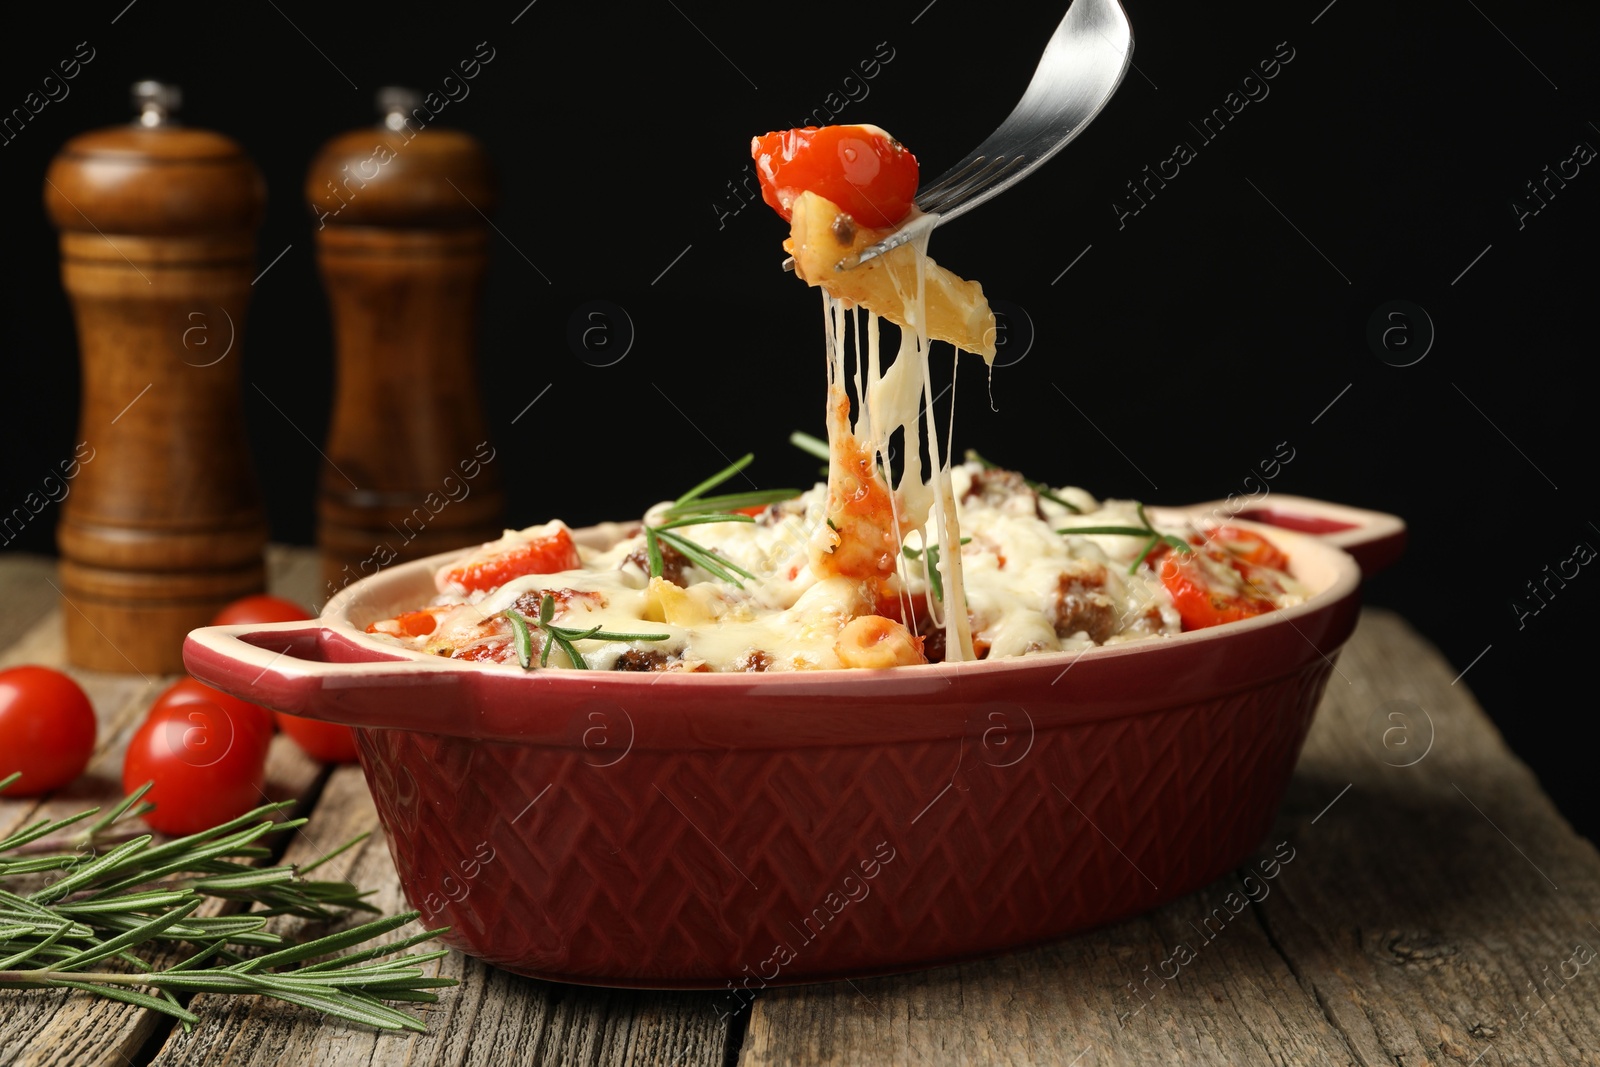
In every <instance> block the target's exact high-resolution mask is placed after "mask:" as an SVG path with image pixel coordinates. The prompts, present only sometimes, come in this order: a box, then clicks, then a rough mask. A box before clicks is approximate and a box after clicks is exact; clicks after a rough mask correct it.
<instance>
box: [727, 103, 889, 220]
mask: <svg viewBox="0 0 1600 1067" xmlns="http://www.w3.org/2000/svg"><path fill="white" fill-rule="evenodd" d="M750 155H751V156H752V157H754V158H755V161H756V173H757V175H759V176H760V179H761V198H762V199H763V200H765V201H766V202H767V203H768V204H770V205H771V206H772V209H773V210H774V211H776V212H777V213H778V214H780V215H782V216H783V218H784V221H786V222H787V221H789V210H790V207H791V206H792V205H793V204H794V201H795V199H796V198H797V197H798V196H799V195H800V194H801V193H804V192H812V193H816V194H817V195H818V196H821V197H824V198H826V199H828V200H831V201H833V202H834V203H835V204H838V205H839V206H840V207H841V208H843V209H844V210H845V211H847V212H849V213H850V215H851V217H853V218H854V219H855V220H856V221H857V222H859V223H861V225H863V226H866V227H868V228H869V229H879V228H882V227H885V226H893V225H895V224H896V223H898V222H899V221H900V220H901V219H903V218H905V217H906V214H907V213H908V212H909V211H910V210H911V206H912V202H913V200H914V198H915V197H916V195H917V157H916V156H914V155H912V154H911V153H910V152H908V151H906V148H905V146H904V145H902V144H901V143H900V142H899V141H896V140H895V139H894V138H893V137H890V136H889V135H888V134H887V133H884V132H883V131H882V130H880V129H879V128H878V127H876V126H805V127H802V128H801V129H798V130H779V131H777V132H774V133H769V134H767V135H766V136H765V137H752V138H751V139H750Z"/></svg>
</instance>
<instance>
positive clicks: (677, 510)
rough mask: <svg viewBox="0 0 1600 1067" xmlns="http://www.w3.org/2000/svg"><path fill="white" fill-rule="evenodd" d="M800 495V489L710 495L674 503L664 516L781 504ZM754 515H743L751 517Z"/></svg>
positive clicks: (757, 490)
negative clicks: (682, 502)
mask: <svg viewBox="0 0 1600 1067" xmlns="http://www.w3.org/2000/svg"><path fill="white" fill-rule="evenodd" d="M799 495H800V490H798V489H752V490H750V491H749V492H747V493H727V494H725V495H723V496H708V497H701V498H697V499H695V500H691V501H689V502H687V503H684V504H673V505H672V506H671V507H669V508H668V509H667V510H666V511H665V512H663V517H664V518H668V519H675V518H678V517H679V516H682V515H693V514H697V513H700V512H705V511H737V510H739V509H740V508H750V507H755V506H756V505H758V504H763V505H764V504H781V503H782V502H783V501H785V500H793V499H794V498H795V497H797V496H799ZM751 517H752V516H748V515H745V516H741V518H751Z"/></svg>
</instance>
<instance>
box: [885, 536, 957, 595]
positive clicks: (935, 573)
mask: <svg viewBox="0 0 1600 1067" xmlns="http://www.w3.org/2000/svg"><path fill="white" fill-rule="evenodd" d="M971 541H972V538H970V537H963V538H962V539H961V543H962V544H964V545H965V544H970V543H971ZM900 552H901V554H902V555H904V556H905V557H906V559H921V558H922V549H920V548H912V547H911V546H910V545H901V546H900ZM928 588H929V589H932V590H933V597H934V599H935V600H937V601H938V602H939V603H941V604H943V603H944V577H943V575H941V574H940V573H939V546H938V545H929V546H928Z"/></svg>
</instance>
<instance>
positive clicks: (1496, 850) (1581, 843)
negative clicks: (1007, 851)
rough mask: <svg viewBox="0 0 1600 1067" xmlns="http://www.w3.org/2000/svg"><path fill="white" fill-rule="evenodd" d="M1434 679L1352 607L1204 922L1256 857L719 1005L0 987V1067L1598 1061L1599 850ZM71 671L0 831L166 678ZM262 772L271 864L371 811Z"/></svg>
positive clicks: (23, 635) (312, 771)
mask: <svg viewBox="0 0 1600 1067" xmlns="http://www.w3.org/2000/svg"><path fill="white" fill-rule="evenodd" d="M272 574H273V585H274V587H275V589H276V590H277V591H279V592H281V593H284V594H285V595H288V596H292V597H293V596H298V597H300V598H303V599H305V600H307V601H310V600H311V599H312V595H313V590H314V588H315V585H316V582H317V564H316V560H315V557H314V556H313V555H312V554H311V553H310V552H308V551H305V550H288V549H284V550H277V551H275V552H274V553H273V558H272ZM53 580H54V566H53V564H52V562H51V561H49V560H44V559H39V558H30V557H26V556H19V555H15V554H13V555H7V556H4V557H0V602H3V603H4V604H5V607H6V610H5V612H4V614H3V615H0V648H3V649H4V652H3V653H0V666H10V665H13V664H17V663H44V664H60V663H61V661H62V648H61V634H62V612H63V610H65V611H71V610H73V609H72V608H71V607H70V606H68V607H65V608H63V607H61V606H60V605H59V597H58V595H57V593H56V591H55V590H54V589H53V588H52V586H51V584H50V583H51V582H52V581H53ZM1455 675H1456V671H1455V670H1454V669H1453V668H1451V666H1450V665H1449V664H1447V663H1446V662H1445V661H1444V660H1443V659H1442V658H1441V657H1440V655H1439V654H1438V652H1437V651H1435V650H1434V649H1433V648H1432V647H1430V646H1429V645H1428V644H1427V643H1426V642H1424V641H1423V640H1422V639H1421V638H1419V637H1418V636H1417V634H1416V633H1414V632H1413V631H1412V630H1411V629H1410V628H1409V627H1408V626H1407V625H1406V624H1405V622H1403V621H1402V620H1401V619H1399V618H1398V617H1396V616H1395V615H1393V614H1390V613H1388V612H1383V611H1373V610H1369V611H1368V612H1366V613H1365V614H1364V615H1363V617H1362V622H1361V626H1360V629H1359V630H1357V632H1356V635H1355V637H1354V638H1353V639H1352V640H1351V642H1350V644H1349V645H1348V646H1347V648H1346V650H1345V653H1344V656H1343V658H1342V659H1341V661H1340V663H1339V670H1338V672H1337V673H1336V674H1335V675H1334V676H1333V678H1332V680H1331V682H1330V684H1329V687H1328V695H1327V699H1326V700H1325V701H1324V702H1323V706H1322V709H1321V711H1320V713H1319V714H1318V717H1317V721H1316V725H1315V726H1314V727H1313V729H1312V731H1311V736H1310V738H1309V740H1308V741H1307V742H1306V747H1305V753H1304V755H1303V756H1302V757H1301V760H1300V765H1299V767H1298V769H1297V770H1296V772H1295V776H1294V780H1293V782H1292V783H1291V785H1290V787H1289V794H1288V797H1287V799H1286V800H1285V802H1284V806H1283V810H1282V811H1281V813H1280V814H1279V816H1278V821H1277V825H1276V826H1275V827H1274V829H1273V832H1272V834H1271V836H1270V837H1269V838H1268V840H1267V842H1266V843H1264V844H1263V845H1262V848H1261V850H1260V853H1259V855H1260V858H1265V857H1267V856H1269V855H1272V854H1273V853H1274V852H1275V851H1277V854H1278V855H1279V856H1280V857H1281V856H1283V855H1285V854H1287V850H1289V849H1292V850H1293V858H1292V859H1291V860H1290V861H1289V862H1287V863H1286V864H1284V865H1283V867H1282V869H1281V871H1280V873H1279V875H1278V877H1277V878H1276V879H1275V880H1273V881H1272V882H1271V883H1269V884H1268V885H1269V888H1270V892H1269V893H1268V895H1266V896H1264V897H1261V899H1260V901H1259V902H1258V903H1255V904H1252V905H1249V906H1248V907H1246V909H1245V910H1244V912H1243V913H1242V914H1240V915H1239V917H1238V919H1236V920H1235V921H1233V922H1231V923H1229V924H1228V925H1227V926H1225V927H1223V928H1222V929H1221V930H1220V932H1215V933H1213V935H1212V936H1211V937H1209V938H1208V937H1207V936H1206V935H1204V934H1202V933H1201V932H1200V924H1201V922H1202V920H1203V918H1204V917H1205V916H1206V915H1208V914H1209V913H1210V912H1211V911H1212V909H1213V908H1216V907H1218V906H1219V905H1221V904H1222V901H1223V899H1224V898H1226V897H1227V896H1228V894H1229V893H1231V892H1237V893H1241V894H1243V893H1245V891H1246V890H1247V889H1248V888H1249V886H1247V885H1246V884H1244V883H1243V881H1242V878H1243V876H1244V875H1245V874H1247V873H1249V868H1251V867H1253V866H1254V863H1251V864H1247V865H1246V866H1245V867H1244V868H1241V870H1239V871H1237V872H1235V873H1234V874H1231V875H1229V876H1228V877H1226V878H1223V879H1221V880H1219V881H1218V882H1217V883H1215V884H1214V885H1211V886H1208V887H1206V888H1205V889H1203V890H1201V891H1199V892H1197V893H1194V894H1191V895H1190V896H1187V897H1184V898H1182V899H1180V900H1177V901H1174V902H1173V903H1171V904H1169V905H1167V906H1166V907H1164V908H1162V909H1160V910H1159V911H1157V912H1154V913H1152V914H1150V915H1146V916H1144V917H1142V918H1139V919H1135V920H1132V921H1130V922H1126V923H1123V924H1121V925H1119V926H1115V927H1112V928H1110V929H1104V930H1099V931H1096V932H1093V933H1090V934H1086V935H1083V936H1080V937H1075V938H1072V939H1070V940H1068V941H1065V942H1062V943H1060V944H1054V945H1047V946H1044V947H1041V948H1037V949H1033V950H1031V951H1027V952H1020V953H1016V954H1013V955H1009V956H1005V957H1002V958H1000V959H995V960H988V961H984V962H979V963H967V964H961V965H958V966H951V967H944V968H940V969H938V970H933V971H926V972H923V973H920V974H911V975H904V976H901V977H893V978H881V979H875V980H871V981H865V980H863V981H856V982H841V983H835V984H828V985H815V986H802V987H798V988H789V989H771V990H767V991H765V992H764V993H763V994H762V995H761V996H760V997H759V998H758V999H757V1000H756V1001H755V1003H754V1005H753V1006H752V1007H751V1008H750V1009H749V1010H748V1011H746V1012H744V1013H742V1014H741V1015H739V1016H737V1017H735V1018H733V1019H731V1020H723V1019H722V1017H721V1013H720V1012H718V1011H717V1010H715V1009H714V1006H713V1005H714V1004H718V1003H720V1000H719V999H718V997H717V995H716V994H714V993H699V992H686V993H662V992H637V991H624V990H604V989H589V988H583V987H577V986H561V985H554V984H551V983H547V982H539V981H535V980H532V979H526V978H519V977H516V976H514V975H509V974H505V973H503V972H500V971H496V970H494V969H492V968H489V967H486V966H483V965H482V964H479V963H478V962H477V961H476V960H472V959H468V958H465V957H463V956H461V955H459V954H452V955H451V957H450V958H448V959H446V960H443V961H441V964H440V967H439V969H440V971H441V973H443V974H446V975H450V976H453V977H456V978H458V979H460V981H461V985H460V987H459V988H457V989H453V990H445V991H444V992H443V996H442V997H441V1000H440V1003H438V1004H437V1005H433V1006H431V1007H428V1008H427V1010H426V1011H425V1012H424V1017H425V1018H426V1021H427V1024H428V1033H427V1034H426V1035H415V1034H387V1033H385V1034H378V1033H374V1032H371V1031H368V1030H365V1029H361V1028H357V1027H352V1026H347V1025H344V1024H342V1023H337V1022H329V1021H326V1020H324V1019H323V1018H322V1017H321V1016H319V1015H317V1014H316V1013H315V1012H312V1011H309V1010H304V1009H299V1008H294V1007H289V1006H286V1005H283V1004H280V1003H278V1002H274V1001H261V1000H257V999H254V998H243V997H239V998H229V997H220V996H198V997H196V998H194V1000H193V1001H192V1002H191V1005H190V1006H191V1008H192V1010H194V1011H195V1012H197V1013H198V1014H199V1015H200V1016H201V1017H202V1020H203V1021H202V1024H201V1025H200V1026H199V1027H197V1028H196V1029H195V1031H194V1032H193V1033H191V1034H185V1033H183V1031H182V1029H181V1028H180V1027H176V1026H173V1025H171V1022H170V1020H169V1019H167V1018H166V1017H165V1016H160V1015H156V1014H153V1013H150V1012H147V1011H145V1010H143V1009H139V1008H135V1007H132V1006H130V1005H125V1004H120V1003H113V1002H109V1001H102V1000H98V999H95V998H92V997H90V996H87V995H82V994H76V993H71V992H68V991H61V992H56V991H39V992H27V993H17V992H5V993H0V1064H11V1063H19V1064H40V1065H45V1064H49V1065H55V1064H68V1063H71V1064H108V1065H119V1067H120V1065H129V1067H138V1065H143V1064H147V1063H150V1064H158V1065H162V1067H170V1065H177V1064H202V1063H205V1064H210V1063H218V1062H227V1063H230V1064H257V1063H259V1064H278V1063H293V1064H298V1063H312V1062H318V1063H333V1064H401V1063H404V1064H426V1063H434V1062H448V1063H467V1062H484V1063H495V1064H499V1063H585V1064H587V1063H596V1064H599V1063H604V1064H625V1063H626V1064H634V1063H639V1064H643V1063H650V1064H708V1065H721V1064H730V1065H731V1064H734V1063H738V1064H744V1065H753V1064H788V1063H803V1064H811V1063H870V1064H886V1063H897V1064H898V1063H904V1064H920V1065H935V1064H946V1063H989V1062H1004V1063H1060V1064H1069V1065H1081V1067H1097V1065H1102V1064H1112V1063H1135V1064H1167V1063H1175V1062H1183V1063H1190V1064H1255V1063H1271V1064H1371V1065H1376V1064H1388V1065H1404V1067H1416V1065H1421V1064H1428V1063H1431V1064H1447V1063H1459V1064H1477V1063H1482V1064H1578V1063H1583V1064H1596V1063H1600V958H1597V957H1596V951H1595V950H1600V928H1597V924H1600V856H1597V855H1596V853H1595V849H1594V846H1593V845H1591V844H1590V843H1589V842H1588V841H1586V840H1584V839H1582V838H1580V837H1578V836H1576V835H1575V834H1574V833H1573V832H1572V830H1571V828H1570V827H1569V826H1568V825H1567V824H1566V822H1565V821H1564V820H1563V819H1562V818H1561V816H1560V815H1559V814H1558V813H1557V812H1556V810H1555V808H1554V807H1553V806H1552V805H1551V803H1550V801H1549V800H1548V799H1547V798H1546V797H1545V796H1544V795H1543V794H1542V793H1541V792H1540V790H1539V787H1538V784H1537V783H1536V782H1535V780H1534V778H1533V776H1532V774H1530V773H1529V771H1528V769H1527V768H1526V767H1525V766H1523V764H1522V763H1521V762H1519V761H1518V760H1517V759H1515V758H1514V757H1513V756H1512V755H1511V753H1510V752H1509V751H1508V750H1507V749H1506V746H1505V744H1504V743H1503V742H1502V741H1501V740H1500V737H1499V735H1498V734H1497V733H1496V732H1495V731H1494V728H1493V727H1492V726H1490V724H1489V720H1488V719H1487V718H1486V717H1485V715H1484V714H1483V711H1482V710H1481V709H1480V708H1479V707H1478V706H1477V705H1476V704H1475V703H1474V702H1473V700H1472V697H1471V695H1470V693H1469V692H1468V690H1467V687H1466V683H1465V682H1464V681H1452V679H1454V678H1455ZM78 676H79V678H80V679H81V680H82V682H83V683H84V686H85V688H86V689H87V690H88V691H89V694H90V696H91V698H92V699H93V700H94V702H95V706H96V708H97V709H98V711H99V714H100V721H101V735H100V750H99V752H98V754H97V755H96V758H95V761H94V762H93V764H91V768H90V773H89V775H87V776H85V777H84V778H83V779H81V780H80V781H79V782H78V783H77V784H75V785H74V786H72V787H71V788H70V789H69V790H67V791H66V792H65V793H64V794H62V795H58V796H56V797H52V798H50V799H49V800H48V801H46V802H44V803H43V804H42V805H41V804H39V803H38V802H34V801H23V800H10V801H0V834H3V833H5V832H6V831H8V830H9V829H11V828H13V827H15V826H16V825H17V824H19V823H21V822H23V820H25V819H27V818H29V817H31V816H34V815H35V814H36V813H37V812H38V811H39V810H40V809H41V808H42V809H44V810H46V811H50V812H54V813H57V814H61V813H65V812H68V811H75V810H78V809H80V808H82V807H86V806H88V805H89V804H92V803H99V802H102V801H104V800H107V799H109V798H113V797H115V796H117V795H119V790H118V787H117V782H118V779H119V778H120V769H121V763H122V749H123V746H124V745H125V744H126V742H127V739H128V737H129V735H130V734H131V732H132V731H133V729H134V728H135V727H136V726H137V724H138V722H139V721H140V719H141V716H142V715H143V714H144V712H145V709H146V708H147V707H148V706H149V704H150V702H151V701H152V700H153V699H154V698H155V697H156V695H157V694H158V693H159V692H160V691H161V689H162V688H164V686H165V683H166V682H167V681H168V679H165V678H149V679H143V678H141V677H139V676H138V675H133V674H129V675H111V674H89V673H79V675H78ZM1396 701H1409V702H1410V704H1392V703H1391V702H1396ZM1391 712H1399V713H1401V715H1402V717H1400V718H1394V717H1391V716H1390V713H1391ZM1385 731H1389V733H1388V736H1387V739H1385ZM1395 731H1399V732H1395ZM1430 739H1431V745H1430V743H1429V742H1430ZM1386 741H1387V743H1386ZM1419 757H1420V758H1419ZM269 780H270V784H271V787H272V790H273V791H274V793H275V796H284V797H301V798H303V803H304V805H305V806H306V807H307V808H308V809H309V810H310V812H311V823H310V824H309V825H308V826H307V827H305V828H304V832H301V833H297V834H294V835H293V836H292V840H290V841H289V843H288V848H287V851H286V853H285V858H286V859H287V860H290V861H300V862H303V861H308V860H311V859H313V858H316V857H318V856H320V855H322V854H323V852H325V851H327V850H328V849H330V848H332V847H334V846H335V845H336V844H338V843H340V842H343V841H345V840H346V839H348V838H349V837H350V836H352V835H353V834H355V833H359V832H360V831H362V830H368V829H372V830H375V829H376V827H377V820H376V816H375V814H374V811H373V807H372V803H371V800H370V799H369V797H368V795H367V790H366V785H365V783H364V781H363V779H362V776H361V771H360V770H359V768H356V767H341V768H338V769H336V770H333V771H331V772H330V771H328V770H326V769H324V768H321V767H318V766H317V765H315V764H313V763H311V762H310V761H308V760H307V759H305V757H303V756H301V755H299V753H298V751H297V750H296V749H295V748H294V747H293V746H292V745H291V744H289V743H288V742H287V739H285V738H283V737H279V738H278V739H277V742H276V745H275V747H274V750H273V753H272V760H271V764H270V767H269ZM1280 842H1287V845H1286V846H1284V847H1282V848H1280V846H1279V843H1280ZM330 868H331V869H332V870H330ZM325 872H326V873H325ZM335 873H342V874H344V875H346V876H347V877H349V878H351V879H352V880H354V881H356V882H357V883H359V884H361V885H363V886H367V887H378V889H379V892H378V894H377V896H376V900H375V902H376V903H377V904H378V905H379V906H380V907H382V908H385V909H388V910H397V909H401V908H403V907H405V904H404V901H403V900H402V899H401V897H400V893H399V887H398V885H397V882H396V879H395V875H394V870H393V868H392V866H391V864H390V861H389V855H388V851H387V849H386V848H385V846H384V844H383V840H382V835H381V833H375V834H374V836H373V837H372V838H370V839H369V840H368V841H367V842H366V843H365V844H364V845H362V846H361V847H360V848H359V849H358V850H355V851H353V852H352V853H346V854H345V855H344V856H341V857H339V858H338V859H336V860H334V861H333V862H332V863H331V864H330V865H329V867H328V868H324V869H323V871H321V872H319V877H320V876H332V875H333V874H335ZM1255 892H1256V893H1257V894H1258V895H1259V892H1260V890H1259V888H1257V889H1256V890H1255ZM1206 929H1207V930H1211V929H1212V928H1211V927H1207V928H1206ZM1180 945H1181V946H1184V948H1186V949H1187V951H1181V950H1180Z"/></svg>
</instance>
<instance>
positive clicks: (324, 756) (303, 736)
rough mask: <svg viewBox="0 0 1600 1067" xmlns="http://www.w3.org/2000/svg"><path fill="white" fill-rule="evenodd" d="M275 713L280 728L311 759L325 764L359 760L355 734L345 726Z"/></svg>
mask: <svg viewBox="0 0 1600 1067" xmlns="http://www.w3.org/2000/svg"><path fill="white" fill-rule="evenodd" d="M276 714H277V716H278V729H280V730H282V731H283V732H284V733H286V734H288V735H289V736H290V737H292V738H294V742H295V744H297V745H299V746H300V747H301V748H302V749H304V750H305V754H306V755H308V756H310V757H311V758H312V759H315V760H321V761H322V762H323V763H354V762H355V761H356V735H355V731H353V730H351V729H350V727H348V726H345V725H344V724H343V723H337V722H323V721H322V720H321V719H303V718H301V717H300V716H298V715H286V714H284V713H283V712H281V711H280V712H277V713H276Z"/></svg>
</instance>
